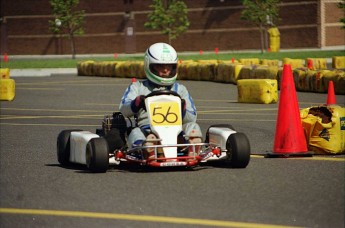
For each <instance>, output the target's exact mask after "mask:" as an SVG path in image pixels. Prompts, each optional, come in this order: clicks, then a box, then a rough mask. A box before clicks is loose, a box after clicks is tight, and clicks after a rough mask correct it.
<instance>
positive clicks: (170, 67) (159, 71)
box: [150, 63, 177, 78]
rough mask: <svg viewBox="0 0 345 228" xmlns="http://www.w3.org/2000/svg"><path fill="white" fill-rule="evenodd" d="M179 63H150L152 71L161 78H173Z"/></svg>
mask: <svg viewBox="0 0 345 228" xmlns="http://www.w3.org/2000/svg"><path fill="white" fill-rule="evenodd" d="M176 68H177V64H175V63H173V64H157V63H154V64H150V71H151V72H152V73H153V74H155V75H157V76H158V77H161V78H172V77H174V76H175V75H176Z"/></svg>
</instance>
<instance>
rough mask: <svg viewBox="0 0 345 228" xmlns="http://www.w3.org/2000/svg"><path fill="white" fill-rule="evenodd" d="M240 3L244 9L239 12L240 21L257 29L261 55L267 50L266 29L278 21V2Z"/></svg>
mask: <svg viewBox="0 0 345 228" xmlns="http://www.w3.org/2000/svg"><path fill="white" fill-rule="evenodd" d="M242 3H243V5H244V9H243V10H242V12H241V19H242V20H246V21H249V22H251V23H253V24H255V25H256V26H257V27H258V28H259V30H260V40H261V53H263V52H264V50H265V49H266V48H267V43H266V42H265V41H267V29H268V28H269V27H271V26H274V25H275V23H276V22H277V21H279V20H280V19H279V6H278V4H279V3H280V0H242ZM265 37H266V38H265ZM265 43H266V45H265ZM265 46H266V48H265Z"/></svg>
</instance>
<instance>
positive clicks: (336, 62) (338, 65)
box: [332, 56, 345, 69]
mask: <svg viewBox="0 0 345 228" xmlns="http://www.w3.org/2000/svg"><path fill="white" fill-rule="evenodd" d="M332 67H333V68H334V69H345V56H333V58H332Z"/></svg>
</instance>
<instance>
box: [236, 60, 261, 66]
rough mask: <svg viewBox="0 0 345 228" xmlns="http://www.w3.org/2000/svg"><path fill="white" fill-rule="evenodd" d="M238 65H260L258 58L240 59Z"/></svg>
mask: <svg viewBox="0 0 345 228" xmlns="http://www.w3.org/2000/svg"><path fill="white" fill-rule="evenodd" d="M239 61H240V63H242V64H243V65H258V64H260V60H259V59H258V58H246V59H245V58H242V59H239Z"/></svg>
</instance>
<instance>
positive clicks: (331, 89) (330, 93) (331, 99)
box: [327, 81, 337, 105]
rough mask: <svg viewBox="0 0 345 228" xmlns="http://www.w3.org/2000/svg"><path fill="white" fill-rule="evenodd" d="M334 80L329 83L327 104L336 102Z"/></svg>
mask: <svg viewBox="0 0 345 228" xmlns="http://www.w3.org/2000/svg"><path fill="white" fill-rule="evenodd" d="M336 103H337V102H336V101H335V93H334V85H333V81H329V83H328V95H327V105H332V104H336Z"/></svg>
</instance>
